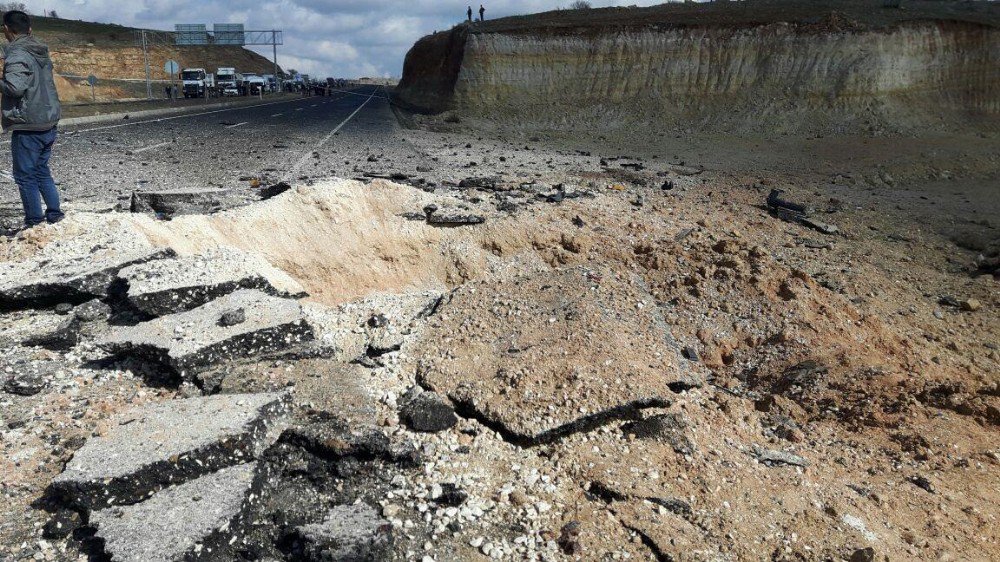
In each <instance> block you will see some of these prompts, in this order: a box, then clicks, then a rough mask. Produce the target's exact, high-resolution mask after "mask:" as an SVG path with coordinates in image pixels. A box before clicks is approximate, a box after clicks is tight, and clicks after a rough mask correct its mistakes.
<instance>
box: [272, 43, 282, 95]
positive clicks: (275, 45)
mask: <svg viewBox="0 0 1000 562" xmlns="http://www.w3.org/2000/svg"><path fill="white" fill-rule="evenodd" d="M271 48H273V49H274V86H275V88H276V89H277V90H278V92H281V91H282V87H281V75H279V74H278V32H277V30H274V29H272V30H271ZM278 92H275V93H278Z"/></svg>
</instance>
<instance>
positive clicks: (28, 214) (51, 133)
mask: <svg viewBox="0 0 1000 562" xmlns="http://www.w3.org/2000/svg"><path fill="white" fill-rule="evenodd" d="M55 142H56V128H55V127H52V128H51V129H49V130H48V131H14V132H13V133H11V142H10V151H11V155H12V156H13V157H14V170H13V175H14V181H15V182H17V189H18V191H20V192H21V204H23V205H24V224H25V225H27V226H35V225H36V224H39V223H41V222H42V221H48V222H58V221H59V220H61V219H62V218H63V212H62V211H61V210H60V209H59V192H58V191H56V182H55V180H53V179H52V172H51V171H50V170H49V156H50V155H51V154H52V145H53V144H55ZM43 200H44V201H45V212H44V213H43V212H42V201H43Z"/></svg>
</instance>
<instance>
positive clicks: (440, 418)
mask: <svg viewBox="0 0 1000 562" xmlns="http://www.w3.org/2000/svg"><path fill="white" fill-rule="evenodd" d="M399 417H400V419H401V420H402V421H403V423H405V424H406V425H407V427H409V428H410V429H412V430H414V431H423V432H429V433H433V432H437V431H444V430H446V429H448V428H450V427H452V426H453V425H455V424H456V423H457V422H458V418H456V417H455V409H454V408H452V406H451V403H449V402H448V400H446V399H445V398H444V397H442V396H441V395H439V394H437V393H436V392H421V393H420V394H417V395H416V396H414V397H413V398H411V399H409V400H407V401H406V402H405V403H404V404H403V407H402V408H400V410H399Z"/></svg>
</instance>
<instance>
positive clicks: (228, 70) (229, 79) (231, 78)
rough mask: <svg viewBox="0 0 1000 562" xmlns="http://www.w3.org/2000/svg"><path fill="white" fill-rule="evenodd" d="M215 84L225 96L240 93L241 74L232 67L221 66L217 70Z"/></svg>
mask: <svg viewBox="0 0 1000 562" xmlns="http://www.w3.org/2000/svg"><path fill="white" fill-rule="evenodd" d="M215 84H216V87H217V88H218V89H219V93H220V94H221V95H223V96H238V95H240V84H239V74H237V73H236V69H235V68H232V67H221V68H218V69H216V71H215Z"/></svg>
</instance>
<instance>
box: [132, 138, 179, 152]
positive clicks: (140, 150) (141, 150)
mask: <svg viewBox="0 0 1000 562" xmlns="http://www.w3.org/2000/svg"><path fill="white" fill-rule="evenodd" d="M168 144H174V143H173V141H167V142H161V143H159V144H153V145H150V146H144V147H142V148H137V149H135V150H133V151H132V154H139V153H140V152H146V151H147V150H153V149H154V148H160V147H161V146H167V145H168Z"/></svg>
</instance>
